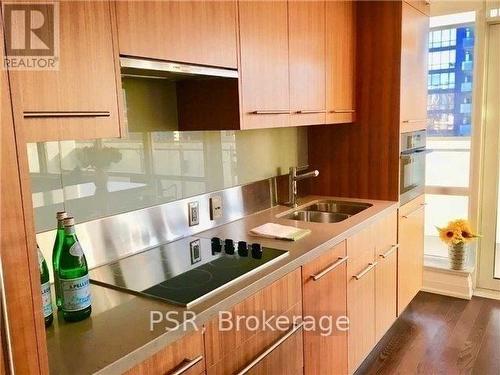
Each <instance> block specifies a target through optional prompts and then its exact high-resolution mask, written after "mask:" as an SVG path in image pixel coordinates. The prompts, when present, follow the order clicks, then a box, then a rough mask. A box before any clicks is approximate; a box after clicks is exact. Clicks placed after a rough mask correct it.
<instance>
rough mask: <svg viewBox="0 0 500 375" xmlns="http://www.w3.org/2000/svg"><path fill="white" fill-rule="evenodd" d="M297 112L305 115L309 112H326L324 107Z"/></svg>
mask: <svg viewBox="0 0 500 375" xmlns="http://www.w3.org/2000/svg"><path fill="white" fill-rule="evenodd" d="M297 113H298V114H301V115H307V114H309V113H326V110H325V109H303V110H300V111H297Z"/></svg>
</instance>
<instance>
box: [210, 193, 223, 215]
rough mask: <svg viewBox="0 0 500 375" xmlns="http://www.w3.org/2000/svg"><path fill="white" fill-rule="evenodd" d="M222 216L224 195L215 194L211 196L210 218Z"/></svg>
mask: <svg viewBox="0 0 500 375" xmlns="http://www.w3.org/2000/svg"><path fill="white" fill-rule="evenodd" d="M221 217H222V197H221V196H220V195H214V196H213V197H211V198H210V220H215V219H219V218H221Z"/></svg>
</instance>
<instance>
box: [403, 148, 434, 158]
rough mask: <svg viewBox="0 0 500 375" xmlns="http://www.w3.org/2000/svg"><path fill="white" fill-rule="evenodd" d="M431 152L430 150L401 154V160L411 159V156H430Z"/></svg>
mask: <svg viewBox="0 0 500 375" xmlns="http://www.w3.org/2000/svg"><path fill="white" fill-rule="evenodd" d="M431 152H432V150H427V149H426V150H417V151H413V152H411V153H408V154H401V159H411V158H412V156H420V155H426V154H430V153H431Z"/></svg>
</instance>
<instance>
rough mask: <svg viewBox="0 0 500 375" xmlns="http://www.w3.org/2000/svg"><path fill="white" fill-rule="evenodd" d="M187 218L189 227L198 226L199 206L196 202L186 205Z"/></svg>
mask: <svg viewBox="0 0 500 375" xmlns="http://www.w3.org/2000/svg"><path fill="white" fill-rule="evenodd" d="M188 218H189V226H190V227H192V226H195V225H198V224H200V205H199V204H198V202H189V203H188Z"/></svg>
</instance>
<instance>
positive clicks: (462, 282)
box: [422, 265, 473, 299]
mask: <svg viewBox="0 0 500 375" xmlns="http://www.w3.org/2000/svg"><path fill="white" fill-rule="evenodd" d="M422 291H424V292H429V293H434V294H442V295H445V296H450V297H456V298H462V299H471V298H472V292H473V288H472V270H467V271H454V270H450V269H446V268H441V267H436V266H434V265H433V266H429V265H425V266H424V280H423V287H422Z"/></svg>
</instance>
